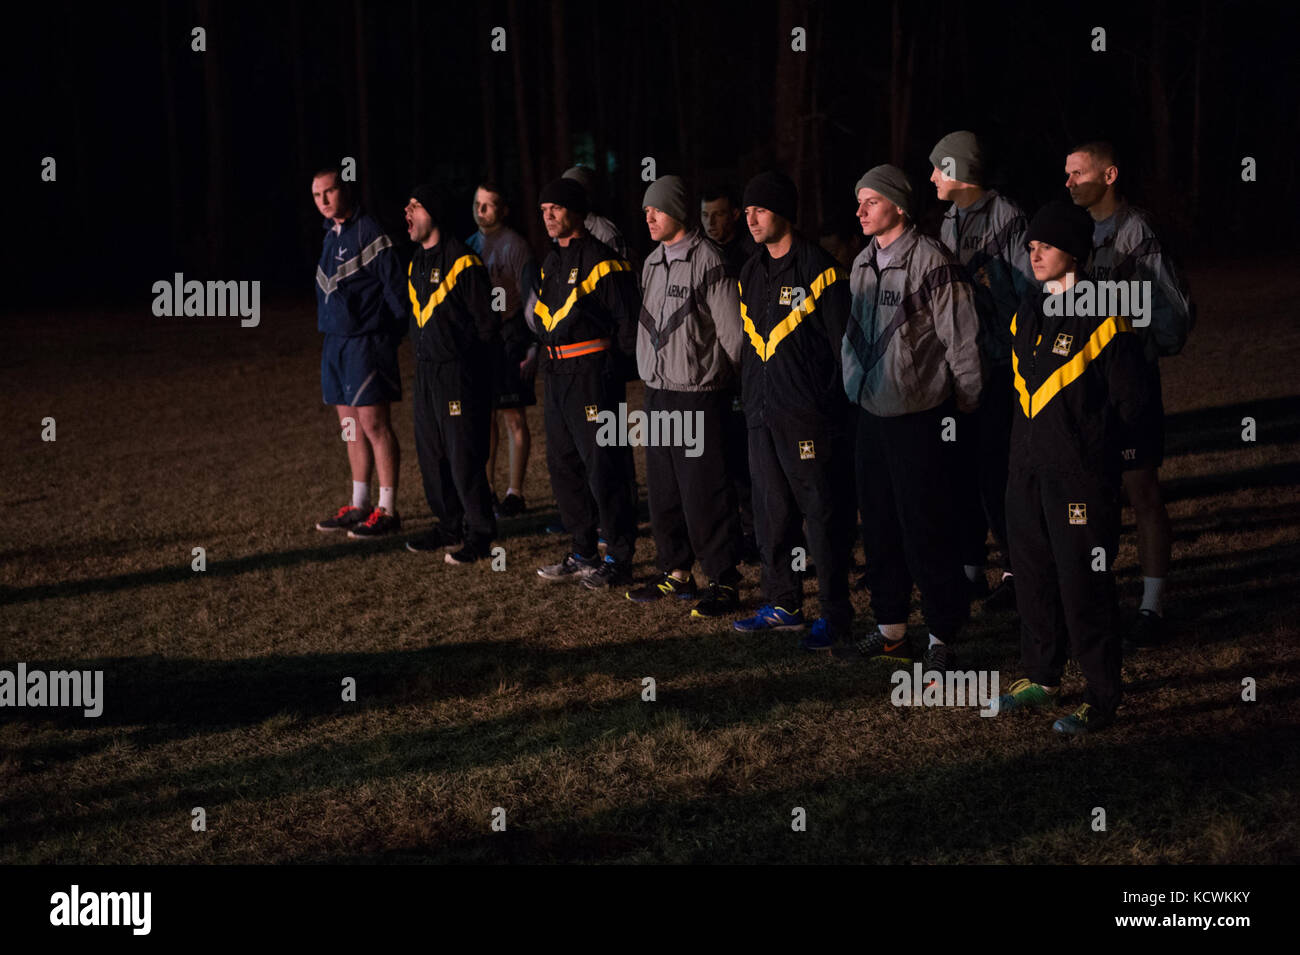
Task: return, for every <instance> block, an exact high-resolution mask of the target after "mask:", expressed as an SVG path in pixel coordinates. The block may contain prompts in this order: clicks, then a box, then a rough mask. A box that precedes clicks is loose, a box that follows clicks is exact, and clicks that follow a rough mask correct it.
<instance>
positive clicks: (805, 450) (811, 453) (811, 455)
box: [799, 441, 817, 461]
mask: <svg viewBox="0 0 1300 955" xmlns="http://www.w3.org/2000/svg"><path fill="white" fill-rule="evenodd" d="M816 457H817V452H816V451H815V450H813V443H812V442H811V441H800V442H799V460H800V461H812V460H814V459H815V458H816Z"/></svg>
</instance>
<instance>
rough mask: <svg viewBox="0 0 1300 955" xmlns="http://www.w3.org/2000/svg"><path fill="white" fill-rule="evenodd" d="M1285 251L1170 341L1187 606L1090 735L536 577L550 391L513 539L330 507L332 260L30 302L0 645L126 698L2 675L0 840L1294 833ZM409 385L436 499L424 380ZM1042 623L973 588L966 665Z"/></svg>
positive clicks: (519, 855) (773, 842) (1218, 294)
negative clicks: (63, 703)
mask: <svg viewBox="0 0 1300 955" xmlns="http://www.w3.org/2000/svg"><path fill="white" fill-rule="evenodd" d="M1298 264H1300V263H1297V262H1296V261H1295V260H1292V259H1281V258H1278V259H1273V260H1266V261H1264V262H1262V263H1261V262H1250V263H1246V262H1242V263H1234V264H1232V265H1227V266H1225V265H1217V266H1215V267H1214V268H1202V269H1194V270H1193V271H1192V275H1191V277H1192V281H1193V289H1194V292H1195V297H1196V299H1197V301H1198V303H1199V307H1200V324H1199V326H1198V327H1197V329H1196V330H1195V332H1194V333H1193V337H1192V339H1191V342H1190V344H1189V345H1188V348H1187V350H1186V352H1185V353H1184V354H1183V355H1182V356H1180V357H1178V358H1175V359H1171V360H1169V361H1168V362H1166V364H1165V365H1164V378H1165V404H1166V409H1167V411H1168V413H1169V417H1168V425H1167V426H1168V455H1167V459H1166V465H1165V468H1164V470H1163V472H1162V474H1163V476H1164V478H1165V487H1166V491H1167V495H1168V498H1169V500H1170V511H1171V514H1172V517H1173V521H1174V533H1175V544H1174V569H1173V573H1172V575H1171V589H1170V593H1169V596H1168V613H1169V619H1170V624H1171V627H1172V628H1173V630H1174V631H1175V632H1176V634H1177V639H1176V641H1175V643H1174V644H1173V645H1172V646H1171V647H1169V648H1167V649H1164V650H1161V651H1157V652H1153V653H1150V654H1147V655H1144V656H1142V657H1140V658H1137V659H1130V660H1127V661H1126V663H1125V667H1124V676H1125V681H1126V693H1127V696H1126V700H1125V705H1124V707H1123V708H1122V710H1121V721H1120V722H1119V723H1118V724H1117V725H1116V726H1115V727H1114V728H1113V729H1112V730H1110V731H1108V732H1106V733H1104V734H1099V735H1098V736H1097V737H1095V738H1090V739H1084V740H1063V739H1060V738H1056V736H1055V734H1053V733H1052V732H1051V731H1050V729H1049V724H1050V718H1047V719H1045V718H1044V717H1042V716H1034V717H1028V718H1010V717H1007V718H999V719H995V720H990V719H983V718H981V717H979V716H978V715H977V712H976V711H975V710H974V709H966V710H958V709H942V708H939V709H919V708H918V709H898V708H895V707H894V706H892V705H891V704H890V702H889V691H890V689H891V686H890V682H889V672H890V669H891V668H890V667H888V666H883V665H882V666H879V667H873V666H872V665H870V664H865V663H863V664H851V663H842V662H839V661H836V660H830V659H827V658H825V657H824V656H817V657H815V658H814V657H811V656H809V655H805V654H800V653H799V652H798V651H797V650H796V649H795V648H794V644H795V642H796V639H797V638H792V637H791V636H790V635H780V636H775V637H753V636H749V637H746V636H742V635H740V634H737V633H734V632H733V631H731V630H730V629H729V623H728V622H719V623H706V622H704V621H692V620H690V619H688V618H687V617H686V616H685V610H684V609H683V608H682V607H681V606H672V607H670V606H652V607H649V608H646V607H641V606H637V605H633V604H631V603H630V602H628V601H626V600H623V599H622V598H621V596H620V597H618V598H617V599H615V598H614V597H610V596H601V595H597V594H592V593H588V592H585V591H582V590H580V589H579V588H573V587H567V586H547V585H544V584H542V583H541V582H539V581H538V580H537V578H536V576H535V574H534V569H535V567H537V566H538V565H539V564H540V563H541V562H543V561H545V562H551V561H553V560H556V559H558V558H559V557H560V556H561V554H562V551H563V546H564V541H562V540H560V539H558V538H556V537H548V536H547V535H546V534H545V533H544V532H543V530H542V528H543V527H544V526H545V524H546V523H547V522H548V521H549V520H550V519H552V518H553V516H554V502H553V499H552V497H551V495H550V490H549V482H548V480H547V477H546V468H545V452H544V442H543V439H542V428H541V420H540V414H539V410H538V409H533V411H532V415H533V417H532V424H533V426H534V427H533V433H534V438H535V443H534V461H533V465H532V467H531V468H530V474H529V483H528V486H527V488H526V493H527V497H528V500H529V504H530V509H529V511H528V512H527V513H526V514H525V515H523V516H522V517H521V518H519V519H517V520H514V521H504V522H503V524H502V527H503V534H504V535H505V537H504V539H503V540H502V541H501V544H502V546H504V547H505V549H506V555H507V569H506V571H505V572H501V573H496V572H492V571H490V570H489V569H488V568H487V567H486V566H479V567H472V568H455V567H448V566H446V565H444V564H443V563H441V560H440V558H438V557H429V556H427V555H414V554H411V553H409V552H407V551H406V550H405V549H404V548H403V543H402V541H401V540H394V541H385V542H382V543H374V544H368V543H363V542H358V541H348V540H346V539H339V538H338V537H337V536H328V537H327V536H326V535H322V534H319V533H318V532H316V531H315V530H314V529H313V524H314V523H315V521H316V520H318V519H320V518H321V517H322V516H325V515H326V514H328V513H330V512H332V511H333V510H334V509H335V508H336V507H337V506H338V505H339V504H340V503H342V501H343V499H344V497H345V494H346V491H347V488H348V487H349V484H348V474H347V468H346V460H345V454H344V448H343V445H342V442H341V441H340V440H339V436H338V429H337V422H336V419H335V415H334V412H333V410H332V409H329V408H326V407H325V406H323V405H321V403H320V393H319V356H320V352H319V336H318V335H317V333H316V331H315V317H314V310H313V306H312V305H311V304H310V300H309V299H308V298H307V297H306V292H307V291H308V289H306V286H304V297H303V299H302V301H301V302H293V303H282V306H283V307H280V308H265V309H264V310H263V317H262V324H261V326H260V327H259V328H256V329H242V328H240V327H239V322H238V320H237V319H156V318H153V317H151V316H149V313H148V303H147V301H146V300H144V299H142V305H141V307H140V308H139V309H138V310H136V311H134V312H113V313H111V314H91V313H86V312H78V313H60V312H57V311H51V312H48V313H27V314H23V315H19V316H10V317H7V318H6V319H5V325H4V328H5V332H6V347H5V348H4V349H3V351H2V352H0V369H3V373H4V380H5V387H4V389H3V392H2V393H0V420H3V421H4V422H5V426H6V427H5V437H6V440H5V454H4V455H3V458H2V459H0V487H3V489H4V496H3V500H4V503H5V505H6V507H5V513H6V514H7V516H8V518H9V519H8V520H7V521H6V522H5V526H4V530H3V531H0V667H7V668H12V667H13V666H14V665H15V663H16V662H17V661H20V660H21V661H25V662H26V663H27V664H28V667H29V668H44V669H65V668H72V667H75V668H80V669H102V670H103V671H104V673H105V697H106V702H105V705H104V712H103V715H102V716H101V717H100V718H98V719H86V718H83V717H82V716H81V714H80V710H76V711H60V710H50V709H45V710H40V709H5V710H0V862H4V863H53V862H99V863H126V862H145V863H158V862H200V863H202V862H221V863H235V862H253V863H264V862H389V861H391V862H414V861H420V862H423V861H432V862H455V861H481V862H496V861H529V862H532V861H602V862H605V861H612V862H644V861H655V862H776V861H792V862H813V861H835V862H920V863H945V862H946V863H952V862H1054V863H1074V862H1087V863H1137V862H1142V863H1149V862H1208V863H1228V862H1281V861H1294V860H1296V859H1297V857H1298V856H1300V851H1298V846H1300V820H1297V816H1296V812H1295V807H1296V805H1297V803H1298V799H1297V797H1298V795H1300V793H1298V790H1300V745H1297V744H1300V647H1298V646H1297V641H1296V637H1297V631H1298V629H1300V628H1298V627H1297V624H1296V613H1297V604H1298V603H1300V601H1297V593H1298V592H1300V397H1297V396H1300V383H1298V379H1300V370H1298V369H1297V361H1298V360H1300V323H1297V321H1296V315H1295V309H1294V305H1293V303H1292V302H1291V301H1290V298H1291V294H1292V293H1291V287H1292V281H1291V279H1292V276H1293V275H1294V271H1293V270H1294V269H1296V267H1297V265H1298ZM403 360H404V362H405V372H406V375H405V382H406V387H407V394H408V397H409V391H410V383H411V368H410V355H409V348H404V349H403ZM636 401H637V402H638V404H637V406H639V390H638V391H637V398H636ZM46 416H52V417H54V418H55V419H56V422H57V440H56V441H55V442H52V443H47V442H42V441H41V440H40V430H41V419H42V418H44V417H46ZM1245 416H1251V417H1254V418H1255V419H1256V422H1257V428H1258V439H1257V441H1255V442H1254V443H1247V442H1243V441H1242V439H1241V432H1242V418H1243V417H1245ZM396 424H397V428H398V434H399V436H400V439H401V442H402V450H403V459H402V475H401V489H400V490H399V497H398V503H399V508H400V510H401V511H402V513H403V517H404V520H405V522H406V527H407V529H409V530H411V531H419V530H422V529H423V528H425V527H426V526H427V525H428V523H429V517H428V512H427V507H426V506H425V504H424V501H423V495H422V492H421V491H420V484H419V475H418V469H417V465H416V458H415V448H414V443H413V438H412V432H411V405H410V402H409V400H408V401H404V402H402V403H401V404H400V405H398V406H397V407H396ZM504 457H505V456H504V454H503V455H502V462H501V465H502V468H504ZM642 473H644V472H642ZM643 483H644V482H643ZM502 486H503V483H502ZM1126 520H1127V524H1126V533H1125V538H1124V548H1123V550H1122V551H1121V554H1120V557H1119V561H1118V564H1117V566H1118V568H1119V574H1120V580H1121V586H1122V593H1123V595H1124V606H1125V611H1126V613H1127V614H1131V613H1132V612H1133V609H1134V606H1135V603H1136V598H1137V594H1138V591H1139V588H1140V572H1139V570H1138V569H1137V567H1136V566H1135V559H1134V539H1133V534H1132V516H1131V512H1129V513H1127V514H1126ZM642 532H643V536H642V539H641V542H640V550H639V551H638V555H637V556H638V567H637V570H638V573H639V574H649V573H650V572H651V570H652V563H651V558H652V556H653V544H652V543H651V541H650V540H649V538H648V536H646V535H647V534H648V528H647V527H645V525H643V527H642ZM199 546H201V547H204V548H205V549H206V553H207V562H208V563H207V571H206V572H205V573H195V572H193V571H192V570H191V567H190V562H191V549H192V548H193V547H199ZM859 559H860V553H859ZM747 582H748V583H749V584H750V585H751V589H750V591H749V592H750V593H752V585H753V584H756V582H757V573H756V571H753V570H751V571H750V572H749V574H748V577H747ZM809 586H810V593H813V592H815V585H812V584H810V585H809ZM854 600H855V603H856V605H857V607H858V611H859V617H858V627H859V628H864V627H866V626H868V624H869V621H870V615H869V612H868V610H867V607H868V601H867V595H866V594H865V593H862V592H859V593H855V595H854ZM808 608H809V610H811V611H813V612H814V613H815V610H816V599H815V595H813V596H810V599H809V602H808ZM913 619H914V623H915V624H916V626H917V627H918V628H919V617H916V616H914V618H913ZM1017 634H1018V631H1017V624H1016V620H1015V618H1014V616H1012V615H1000V616H986V615H982V614H980V613H979V612H976V614H975V616H974V617H973V619H972V623H971V626H970V628H969V631H968V638H967V641H966V642H965V643H964V644H963V645H962V646H961V648H960V663H961V665H962V666H963V667H978V668H991V669H998V670H1000V671H1001V674H1002V686H1003V688H1004V689H1005V687H1006V686H1007V685H1008V684H1009V683H1010V681H1011V680H1012V679H1014V678H1015V677H1016V676H1018V675H1019V668H1018V644H1017V640H1018V636H1017ZM647 676H650V677H653V678H654V679H655V680H656V682H657V700H656V701H655V702H643V701H642V699H641V690H642V678H643V677H647ZM345 677H353V678H355V680H356V682H357V691H358V699H357V702H355V703H347V702H343V701H342V699H341V681H342V680H343V679H344V678H345ZM1245 677H1252V678H1254V679H1255V680H1256V681H1257V684H1258V700H1257V702H1253V703H1249V702H1243V701H1242V699H1241V684H1242V680H1243V678H1245ZM1065 690H1066V692H1067V693H1068V694H1069V695H1070V696H1071V699H1072V700H1073V699H1077V696H1078V694H1079V693H1080V691H1081V683H1080V680H1079V677H1078V674H1077V671H1074V670H1073V669H1072V670H1071V673H1070V675H1069V676H1067V680H1066V686H1065ZM1097 806H1100V807H1102V808H1104V809H1105V811H1106V820H1107V831H1105V832H1095V831H1093V829H1092V827H1091V825H1090V824H1091V822H1092V818H1093V817H1092V810H1093V808H1094V807H1097ZM194 807H203V808H204V809H205V811H206V815H207V831H205V832H195V831H193V830H192V828H191V810H192V809H193V808H194ZM494 807H503V808H504V809H505V810H506V814H507V815H506V818H507V826H508V828H507V830H506V831H505V832H503V833H502V832H493V831H491V829H490V821H491V814H492V810H493V808H494ZM794 807H803V808H804V809H805V810H806V812H807V831H805V832H794V831H792V828H791V818H792V815H791V813H792V809H793V808H794Z"/></svg>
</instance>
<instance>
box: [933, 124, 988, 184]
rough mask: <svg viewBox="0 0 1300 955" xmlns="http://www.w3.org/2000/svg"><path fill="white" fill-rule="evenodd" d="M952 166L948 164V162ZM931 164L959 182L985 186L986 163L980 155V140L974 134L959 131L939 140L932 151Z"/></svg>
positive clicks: (962, 130) (963, 130)
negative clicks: (947, 161)
mask: <svg viewBox="0 0 1300 955" xmlns="http://www.w3.org/2000/svg"><path fill="white" fill-rule="evenodd" d="M949 159H951V160H952V164H951V165H948V164H946V162H945V161H946V160H949ZM930 164H931V165H933V166H934V167H935V168H936V169H938V170H940V171H941V172H943V173H945V174H946V175H949V176H951V177H952V178H953V179H956V180H957V181H958V182H968V183H970V184H971V185H972V186H982V185H984V162H983V157H982V156H981V155H980V144H979V139H978V138H977V137H976V135H975V134H974V133H972V132H969V131H968V130H965V129H959V130H957V132H955V133H949V134H948V135H947V136H945V137H943V139H941V140H939V142H938V144H937V145H936V146H935V147H934V149H932V150H930Z"/></svg>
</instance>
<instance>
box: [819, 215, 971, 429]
mask: <svg viewBox="0 0 1300 955" xmlns="http://www.w3.org/2000/svg"><path fill="white" fill-rule="evenodd" d="M849 290H850V292H851V294H852V296H853V300H852V305H851V309H850V319H849V327H848V332H847V334H845V336H844V348H843V362H844V391H845V393H846V394H847V395H848V396H849V400H850V401H854V402H857V404H858V405H860V406H861V407H863V408H865V409H866V410H867V411H869V412H871V413H872V414H874V415H879V416H880V417H884V418H892V417H896V416H898V415H904V414H912V413H914V412H918V411H928V410H929V409H931V408H934V407H936V406H937V405H939V404H941V403H943V402H944V401H945V400H947V398H948V396H949V395H952V394H955V395H956V397H957V408H958V409H959V410H961V411H973V410H974V409H975V408H977V407H978V406H979V400H980V389H981V387H982V384H983V368H982V364H981V360H980V351H979V342H978V337H979V316H978V314H977V313H976V310H975V293H974V290H973V289H972V288H971V285H970V282H968V281H967V280H966V275H965V272H964V270H963V269H962V267H961V265H960V263H958V262H957V259H956V258H955V257H954V256H953V254H952V253H951V252H949V251H948V250H947V249H945V248H944V247H943V246H942V245H941V244H940V243H939V242H937V241H935V240H934V239H931V238H929V237H927V236H923V235H921V234H919V233H918V232H917V231H916V227H915V226H909V227H908V228H907V230H906V231H905V232H904V233H903V234H902V235H901V236H899V237H898V238H897V239H895V240H894V241H893V242H891V243H890V244H889V246H888V248H886V249H883V250H882V249H881V248H880V247H879V244H878V243H877V241H876V240H875V239H872V240H871V244H870V245H868V246H867V247H866V248H865V249H863V250H862V252H861V253H860V254H859V255H858V257H857V258H856V259H854V261H853V270H852V272H851V274H850V276H849Z"/></svg>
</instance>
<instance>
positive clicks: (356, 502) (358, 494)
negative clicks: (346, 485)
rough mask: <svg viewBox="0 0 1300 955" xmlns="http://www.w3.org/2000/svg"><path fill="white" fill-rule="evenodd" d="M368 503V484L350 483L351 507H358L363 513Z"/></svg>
mask: <svg viewBox="0 0 1300 955" xmlns="http://www.w3.org/2000/svg"><path fill="white" fill-rule="evenodd" d="M369 503H370V482H369V481H353V482H352V506H353V507H359V508H361V509H362V510H363V511H364V510H365V509H366V505H367V504H369Z"/></svg>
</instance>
